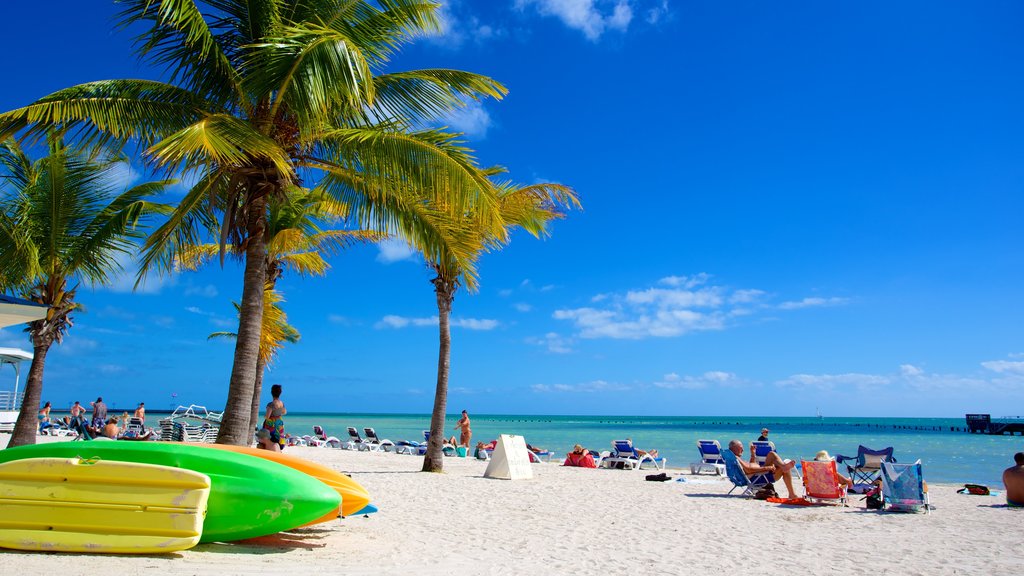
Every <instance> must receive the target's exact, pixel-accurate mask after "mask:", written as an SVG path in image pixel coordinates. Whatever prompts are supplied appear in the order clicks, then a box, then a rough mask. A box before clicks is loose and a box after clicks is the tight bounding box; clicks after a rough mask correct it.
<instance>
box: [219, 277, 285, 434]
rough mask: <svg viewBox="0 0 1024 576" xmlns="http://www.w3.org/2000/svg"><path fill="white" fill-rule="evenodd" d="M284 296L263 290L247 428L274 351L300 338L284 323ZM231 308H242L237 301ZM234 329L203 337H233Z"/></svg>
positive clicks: (255, 413)
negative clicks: (254, 377)
mask: <svg viewBox="0 0 1024 576" xmlns="http://www.w3.org/2000/svg"><path fill="white" fill-rule="evenodd" d="M281 302H284V298H282V297H281V293H280V292H278V291H277V290H273V289H269V290H264V291H263V329H262V330H261V332H260V357H259V360H258V364H257V365H256V382H255V392H254V393H253V396H252V412H251V413H250V415H249V427H250V428H252V427H254V426H255V423H256V419H257V417H258V416H259V410H260V390H261V389H262V388H263V374H264V372H265V371H266V370H267V368H269V367H270V365H271V363H273V361H274V358H276V357H277V352H278V351H279V350H280V349H281V348H283V347H284V345H285V344H295V343H297V342H298V341H299V339H300V338H301V334H299V331H298V330H296V329H295V327H294V326H292V325H291V324H289V323H288V315H287V314H285V313H284V309H283V308H281ZM233 304H234V305H235V311H236V312H238V313H241V311H242V307H241V306H240V305H239V304H238V303H237V302H233ZM237 337H238V334H235V333H234V332H214V333H212V334H210V336H209V337H208V338H207V339H208V340H212V339H213V338H232V339H234V338H237Z"/></svg>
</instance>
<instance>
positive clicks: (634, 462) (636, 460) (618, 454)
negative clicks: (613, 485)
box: [602, 440, 668, 470]
mask: <svg viewBox="0 0 1024 576" xmlns="http://www.w3.org/2000/svg"><path fill="white" fill-rule="evenodd" d="M612 447H613V448H614V451H613V452H612V455H611V456H609V457H608V458H605V459H604V460H603V461H602V464H604V465H605V467H607V468H612V467H614V466H615V464H618V463H620V462H621V463H622V465H623V467H628V468H629V469H630V470H639V469H640V468H642V467H643V465H644V463H645V462H650V463H652V464H654V467H655V468H657V469H658V470H664V469H665V466H666V465H667V464H668V460H667V459H666V458H661V457H659V458H655V457H654V456H651V455H650V454H643V455H641V454H640V453H639V452H637V451H636V448H634V447H633V442H631V441H630V440H613V441H612Z"/></svg>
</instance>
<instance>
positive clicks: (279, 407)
mask: <svg viewBox="0 0 1024 576" xmlns="http://www.w3.org/2000/svg"><path fill="white" fill-rule="evenodd" d="M270 395H271V396H272V397H273V398H274V399H273V400H271V401H270V403H269V404H267V417H266V419H264V420H263V429H264V430H267V431H268V432H269V433H270V440H271V442H273V443H275V444H278V445H280V447H281V450H284V446H285V434H284V418H283V416H284V415H285V414H287V413H288V410H287V409H286V408H285V407H284V402H281V385H280V384H274V385H273V386H271V387H270Z"/></svg>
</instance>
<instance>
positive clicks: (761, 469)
mask: <svg viewBox="0 0 1024 576" xmlns="http://www.w3.org/2000/svg"><path fill="white" fill-rule="evenodd" d="M729 451H730V452H732V453H733V454H735V455H736V463H737V464H739V465H740V468H742V469H743V473H744V474H746V475H748V476H749V475H751V474H764V473H765V472H771V474H772V476H773V477H774V479H775V480H778V477H779V476H782V481H783V482H785V484H786V490H787V491H788V492H789V495H788V496H787V498H796V492H794V491H793V473H792V471H793V468H794V467H796V462H793V461H792V460H783V459H782V457H781V456H779V454H778V453H777V452H769V453H768V457H767V458H766V459H765V461H764V464H765V465H764V466H758V465H756V464H753V463H750V462H745V461H744V460H743V442H740V441H739V440H730V441H729Z"/></svg>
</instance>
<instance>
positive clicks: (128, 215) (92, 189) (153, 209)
mask: <svg viewBox="0 0 1024 576" xmlns="http://www.w3.org/2000/svg"><path fill="white" fill-rule="evenodd" d="M48 144H49V155H48V156H46V157H45V158H42V159H39V160H37V161H35V162H32V161H31V160H30V159H29V157H28V156H26V155H25V153H24V152H23V151H22V150H21V149H20V147H19V146H18V145H17V144H16V143H15V142H13V141H10V140H9V141H7V142H5V143H3V145H0V164H2V166H3V168H4V179H5V181H6V184H7V186H5V187H4V196H3V197H2V199H0V254H3V258H0V278H4V279H5V282H4V285H3V286H0V289H2V290H3V291H5V292H6V291H8V290H13V291H16V292H19V293H20V294H21V295H22V296H23V297H25V298H27V299H29V300H32V301H33V302H38V303H40V304H45V305H47V306H49V307H50V308H49V310H48V311H47V313H46V317H45V318H43V319H41V320H36V321H34V322H30V323H29V324H28V328H27V331H28V333H29V337H30V339H31V341H32V347H33V353H34V355H33V358H32V365H31V367H30V368H29V372H28V378H27V379H26V382H25V397H24V400H23V401H22V407H23V408H24V409H23V410H22V411H21V413H20V414H19V416H18V421H17V423H16V424H15V427H14V433H13V435H12V436H11V440H10V443H9V444H8V445H9V446H20V445H22V444H34V443H35V438H36V427H37V426H38V422H37V420H36V407H38V406H39V399H40V397H41V395H42V390H43V369H44V366H45V364H46V354H47V352H48V351H49V350H50V347H51V346H52V345H53V343H54V342H57V343H58V344H59V343H61V342H62V341H63V340H64V337H65V335H66V334H67V332H68V329H69V328H70V327H71V326H72V324H73V318H72V313H73V312H74V311H76V310H78V309H79V307H80V304H79V302H78V299H77V290H78V286H79V284H80V283H81V282H85V283H87V284H91V285H102V284H104V283H106V282H108V281H109V280H110V279H111V276H112V275H115V274H116V273H118V272H123V270H122V266H121V264H120V263H119V260H118V259H119V257H120V256H122V255H128V254H131V253H133V252H135V251H136V250H137V249H138V247H137V245H136V244H135V243H134V242H133V240H135V239H138V238H141V237H142V236H143V233H142V231H141V229H140V228H139V227H138V226H139V224H140V223H142V222H143V221H144V220H147V219H148V218H149V217H150V216H151V215H154V214H156V213H164V214H166V213H167V212H168V211H169V210H168V209H167V207H165V206H163V205H161V204H155V203H151V202H149V201H147V200H146V198H147V197H149V196H152V195H153V194H157V193H159V192H161V191H163V190H164V188H165V187H167V186H168V185H170V184H171V183H173V181H160V182H149V183H146V184H141V185H138V186H134V187H132V188H130V189H129V190H127V191H123V192H120V193H118V190H117V187H118V186H117V178H116V175H117V174H118V173H120V171H119V170H118V168H119V166H118V165H119V164H121V163H123V162H125V160H124V159H123V158H104V157H102V156H100V157H93V158H90V157H89V156H88V155H86V154H85V153H79V152H74V151H71V150H69V149H68V148H66V147H65V145H64V143H63V142H62V140H61V137H60V135H59V134H57V135H51V138H50V140H49V143H48Z"/></svg>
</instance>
